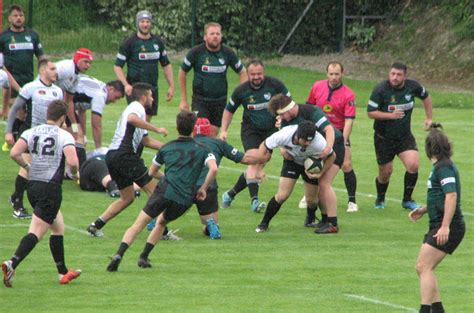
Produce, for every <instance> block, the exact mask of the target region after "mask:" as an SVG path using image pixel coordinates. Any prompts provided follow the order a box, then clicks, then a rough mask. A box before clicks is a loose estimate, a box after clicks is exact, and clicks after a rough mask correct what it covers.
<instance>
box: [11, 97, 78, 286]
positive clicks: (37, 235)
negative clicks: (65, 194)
mask: <svg viewBox="0 0 474 313" xmlns="http://www.w3.org/2000/svg"><path fill="white" fill-rule="evenodd" d="M66 113H67V104H66V103H65V102H64V101H62V100H56V101H53V102H51V103H50V104H49V106H48V108H47V122H46V124H43V125H39V126H36V127H33V128H31V129H29V130H26V131H25V132H23V133H22V134H21V137H20V139H19V140H18V141H17V142H16V144H15V146H14V147H13V148H12V149H11V152H10V156H11V157H12V159H13V160H15V162H16V163H17V164H18V165H20V166H21V167H22V168H25V169H26V170H27V171H28V174H29V178H30V182H29V184H28V199H29V200H30V203H31V205H32V207H33V219H32V220H31V224H30V228H29V230H28V234H27V235H26V236H24V237H23V238H22V240H21V241H20V244H19V245H18V248H17V250H16V252H15V254H14V255H13V256H12V258H11V259H10V260H7V261H5V262H3V263H2V271H3V283H4V285H5V286H6V287H12V281H13V277H14V275H15V269H16V268H17V267H18V265H19V264H20V263H21V262H22V261H23V260H24V259H25V258H26V256H28V254H29V253H30V252H31V251H32V250H33V249H34V247H35V246H36V244H37V243H38V242H39V241H40V240H41V239H42V238H43V236H44V235H45V234H46V233H47V232H48V230H51V236H50V238H49V247H50V249H51V255H52V256H53V260H54V263H55V264H56V267H57V270H58V274H59V283H60V284H62V285H63V284H67V283H69V282H70V281H71V280H73V279H76V278H77V277H79V275H80V274H81V271H80V270H76V271H74V270H68V268H67V266H66V262H65V259H64V245H63V238H64V219H63V215H62V213H61V211H60V207H61V202H62V191H61V184H62V180H63V173H64V165H65V164H67V165H68V166H69V167H71V168H72V171H73V173H76V172H77V170H78V166H79V165H78V161H77V156H76V150H75V149H74V138H73V137H72V136H71V134H69V133H68V132H67V131H65V130H63V129H61V126H62V125H63V123H64V121H65V119H66ZM27 151H29V153H30V154H31V164H30V163H28V162H27V161H26V160H25V159H24V158H23V157H22V155H23V154H24V153H25V152H27Z"/></svg>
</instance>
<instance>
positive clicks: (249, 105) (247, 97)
mask: <svg viewBox="0 0 474 313" xmlns="http://www.w3.org/2000/svg"><path fill="white" fill-rule="evenodd" d="M280 93H281V94H284V95H287V96H291V95H290V92H289V91H288V88H286V86H285V85H284V84H283V83H282V82H281V81H280V80H278V79H276V78H273V77H270V76H267V77H265V80H264V81H263V83H262V85H261V86H260V87H259V88H255V87H254V86H252V84H251V83H250V82H248V81H247V82H245V83H243V84H241V85H240V86H239V87H237V88H236V89H235V90H234V92H233V93H232V96H231V97H230V100H229V103H228V104H227V106H226V108H225V109H226V110H227V111H229V112H231V113H232V114H234V113H235V111H237V109H238V108H239V106H242V107H243V109H244V112H243V116H242V124H247V125H250V126H251V127H252V128H254V129H257V130H261V131H262V132H268V131H271V130H276V128H275V117H274V116H273V115H272V114H271V113H270V112H269V111H268V102H269V101H270V99H271V98H272V97H273V96H274V95H277V94H280Z"/></svg>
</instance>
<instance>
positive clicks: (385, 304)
mask: <svg viewBox="0 0 474 313" xmlns="http://www.w3.org/2000/svg"><path fill="white" fill-rule="evenodd" d="M344 295H345V296H346V297H349V298H353V299H356V300H360V301H364V302H370V303H373V304H380V305H384V306H388V307H390V308H394V309H401V310H404V311H407V312H413V313H416V312H418V311H417V310H416V309H413V308H407V307H405V306H402V305H398V304H393V303H390V302H385V301H380V300H377V299H371V298H367V297H365V296H359V295H351V294H344Z"/></svg>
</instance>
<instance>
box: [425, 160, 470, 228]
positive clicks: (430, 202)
mask: <svg viewBox="0 0 474 313" xmlns="http://www.w3.org/2000/svg"><path fill="white" fill-rule="evenodd" d="M450 192H455V193H456V196H457V197H456V211H455V212H454V216H453V219H452V221H451V225H450V228H451V227H453V226H454V227H456V226H459V225H463V224H464V219H463V215H462V212H461V181H460V179H459V172H458V169H457V167H456V165H454V163H453V162H452V161H451V160H449V159H447V160H441V161H438V162H437V163H435V164H434V165H433V167H432V169H431V173H430V176H429V178H428V194H427V200H426V203H427V208H428V215H429V218H430V229H433V228H437V227H439V226H441V223H442V222H443V217H444V200H445V198H446V193H450Z"/></svg>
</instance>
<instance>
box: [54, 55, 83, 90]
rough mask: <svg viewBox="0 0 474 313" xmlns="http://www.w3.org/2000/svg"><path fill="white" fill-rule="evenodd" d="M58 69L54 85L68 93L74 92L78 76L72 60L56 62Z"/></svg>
mask: <svg viewBox="0 0 474 313" xmlns="http://www.w3.org/2000/svg"><path fill="white" fill-rule="evenodd" d="M56 68H57V71H58V80H57V82H56V85H58V86H59V87H61V88H62V89H63V90H65V91H67V92H68V93H70V94H74V93H75V92H76V88H77V84H78V83H79V76H78V73H77V72H76V65H75V64H74V61H73V60H62V61H59V62H56Z"/></svg>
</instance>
